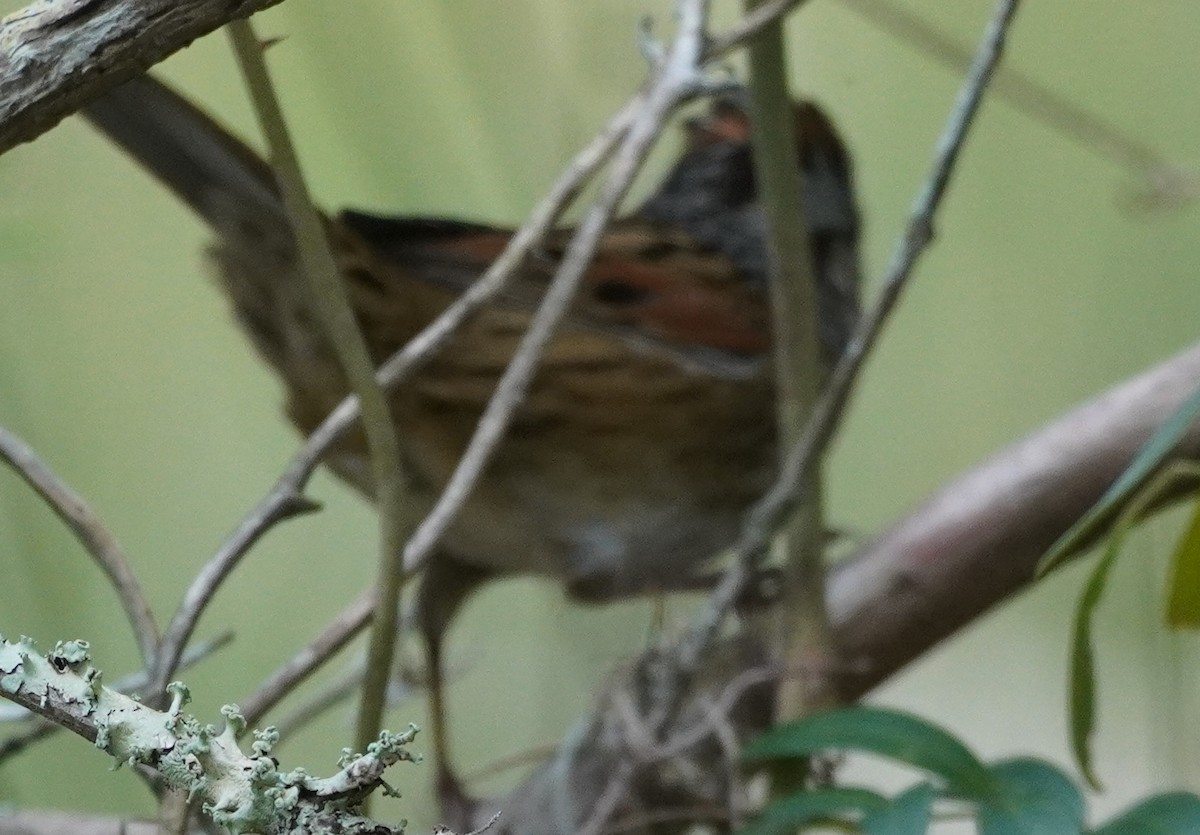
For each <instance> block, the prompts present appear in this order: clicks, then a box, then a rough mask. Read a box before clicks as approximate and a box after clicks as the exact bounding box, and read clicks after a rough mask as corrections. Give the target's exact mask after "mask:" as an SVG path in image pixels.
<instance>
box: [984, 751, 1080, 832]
mask: <svg viewBox="0 0 1200 835" xmlns="http://www.w3.org/2000/svg"><path fill="white" fill-rule="evenodd" d="M991 772H992V777H993V779H994V780H995V782H996V785H997V786H998V789H999V790H998V791H997V792H996V794H995V795H994V796H993V797H990V798H988V799H987V800H984V801H980V802H979V811H978V815H979V833H980V835H1079V833H1081V832H1082V831H1083V818H1084V811H1085V808H1084V803H1083V797H1082V796H1081V795H1080V793H1079V789H1078V788H1077V787H1076V786H1075V784H1074V783H1072V782H1071V780H1070V779H1069V778H1068V777H1067V776H1066V775H1065V774H1063V773H1062V772H1061V771H1059V770H1058V769H1057V768H1055V767H1054V766H1052V765H1050V764H1049V763H1047V762H1043V761H1041V760H1035V759H1030V758H1026V757H1021V758H1017V759H1012V760H1005V761H1003V762H999V763H996V764H994V765H992V766H991Z"/></svg>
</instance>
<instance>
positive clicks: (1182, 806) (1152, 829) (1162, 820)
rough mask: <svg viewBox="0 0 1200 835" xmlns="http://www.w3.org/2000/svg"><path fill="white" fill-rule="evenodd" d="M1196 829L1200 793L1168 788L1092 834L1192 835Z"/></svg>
mask: <svg viewBox="0 0 1200 835" xmlns="http://www.w3.org/2000/svg"><path fill="white" fill-rule="evenodd" d="M1197 832H1200V797H1196V795H1194V794H1192V793H1190V792H1169V793H1167V794H1160V795H1155V796H1154V797H1152V798H1150V799H1149V800H1144V801H1142V802H1141V803H1139V804H1138V805H1137V806H1134V807H1133V808H1132V809H1130V810H1129V811H1128V812H1125V813H1124V814H1122V815H1121V816H1120V817H1118V818H1114V819H1113V820H1111V821H1109V822H1108V823H1106V824H1104V826H1102V827H1100V828H1099V829H1097V830H1095V832H1094V833H1093V835H1195V833H1197Z"/></svg>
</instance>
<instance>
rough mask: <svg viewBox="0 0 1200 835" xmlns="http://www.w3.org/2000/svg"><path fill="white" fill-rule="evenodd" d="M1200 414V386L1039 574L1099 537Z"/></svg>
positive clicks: (1066, 537) (1062, 538)
mask: <svg viewBox="0 0 1200 835" xmlns="http://www.w3.org/2000/svg"><path fill="white" fill-rule="evenodd" d="M1197 416H1200V388H1198V389H1196V390H1195V391H1194V392H1192V395H1191V396H1190V397H1189V398H1188V399H1187V400H1185V401H1184V402H1183V404H1182V405H1180V407H1179V408H1178V409H1176V410H1175V413H1174V414H1172V415H1171V417H1169V418H1167V420H1166V421H1165V422H1164V423H1163V425H1162V426H1160V427H1159V428H1158V431H1157V432H1155V433H1154V434H1153V435H1152V436H1151V437H1150V440H1148V441H1147V442H1146V443H1145V445H1143V446H1142V448H1141V449H1140V450H1139V451H1138V454H1137V455H1135V456H1134V458H1133V461H1132V462H1130V464H1129V466H1128V467H1126V468H1125V471H1124V472H1123V473H1121V475H1120V476H1119V477H1118V478H1117V480H1116V481H1114V482H1113V484H1112V486H1111V487H1109V488H1108V489H1107V490H1106V491H1104V495H1102V496H1101V497H1100V499H1099V501H1097V502H1096V504H1094V505H1093V506H1092V508H1091V510H1089V511H1088V512H1087V513H1085V514H1084V515H1083V518H1081V519H1080V520H1079V521H1078V522H1076V523H1075V524H1074V525H1072V526H1071V528H1070V530H1068V531H1067V532H1066V533H1064V534H1063V535H1062V536H1060V537H1059V538H1058V540H1057V541H1056V542H1055V543H1054V544H1053V545H1051V546H1050V550H1049V551H1047V552H1046V556H1044V557H1042V560H1041V562H1040V563H1038V567H1037V574H1038V576H1039V577H1040V576H1042V575H1043V574H1046V573H1047V572H1048V571H1050V570H1051V569H1053V568H1056V567H1058V565H1059V564H1060V563H1062V562H1063V560H1065V559H1066V558H1067V557H1069V556H1070V555H1071V554H1072V553H1074V552H1075V551H1077V550H1079V548H1080V547H1082V546H1083V545H1084V544H1085V543H1086V542H1088V541H1089V540H1091V539H1092V538H1093V537H1094V536H1096V534H1097V533H1098V532H1099V531H1100V529H1101V528H1102V527H1103V525H1104V524H1105V523H1106V522H1107V521H1108V520H1109V519H1110V518H1112V516H1113V514H1115V513H1116V512H1117V510H1118V508H1120V507H1122V506H1123V505H1125V504H1126V502H1128V501H1129V500H1130V498H1131V497H1132V496H1133V495H1134V494H1136V493H1137V491H1138V490H1139V489H1140V488H1141V487H1142V485H1143V484H1145V483H1146V481H1147V480H1148V479H1149V478H1150V476H1152V475H1153V474H1154V471H1155V470H1157V469H1158V467H1159V465H1160V464H1162V462H1163V461H1164V460H1165V459H1166V457H1167V456H1168V455H1170V454H1171V450H1173V449H1174V448H1175V445H1176V444H1178V443H1179V439H1180V438H1182V437H1183V435H1184V433H1185V432H1187V430H1188V427H1190V426H1191V425H1192V423H1193V422H1195V420H1196V418H1197Z"/></svg>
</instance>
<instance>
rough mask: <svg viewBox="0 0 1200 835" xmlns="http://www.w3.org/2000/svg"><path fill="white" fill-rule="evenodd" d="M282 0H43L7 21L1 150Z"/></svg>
mask: <svg viewBox="0 0 1200 835" xmlns="http://www.w3.org/2000/svg"><path fill="white" fill-rule="evenodd" d="M278 2H279V0H238V1H237V2H232V3H231V2H228V0H51V1H50V2H47V1H46V0H40V2H33V3H31V4H30V5H29V6H26V7H25V8H24V9H21V10H20V11H18V12H14V13H13V14H11V15H9V16H8V17H6V18H4V19H3V20H0V153H3V152H4V151H7V150H8V149H10V148H12V147H13V146H14V145H17V144H20V143H21V142H28V141H29V140H31V139H34V138H36V137H37V136H39V135H41V134H42V133H44V132H46V131H48V130H49V129H50V128H52V127H54V126H55V125H56V124H58V123H59V122H60V121H61V120H62V119H64V118H65V117H67V116H69V115H71V114H72V113H74V112H75V111H76V110H78V109H79V108H80V107H81V106H82V105H83V104H84V103H85V102H87V101H89V100H90V99H93V98H95V97H96V96H98V95H100V94H101V93H103V92H105V91H106V90H111V89H112V88H113V87H116V86H117V85H118V84H120V83H121V82H123V81H128V80H129V79H131V78H133V77H134V76H137V75H140V74H141V73H143V72H145V71H146V70H147V69H149V68H150V67H151V66H153V65H154V64H157V63H158V62H159V61H161V60H163V59H164V58H166V57H167V56H168V55H170V54H171V53H173V52H176V51H177V50H180V49H182V48H183V47H185V46H187V45H188V44H190V43H191V42H192V41H194V40H196V38H199V37H201V36H202V35H206V34H208V33H209V32H212V31H213V30H215V29H218V28H220V27H221V26H223V25H225V24H226V23H228V22H229V21H230V20H233V19H235V18H241V17H248V16H250V15H252V14H254V13H255V12H257V11H260V10H262V9H265V8H267V7H269V6H274V5H275V4H276V3H278Z"/></svg>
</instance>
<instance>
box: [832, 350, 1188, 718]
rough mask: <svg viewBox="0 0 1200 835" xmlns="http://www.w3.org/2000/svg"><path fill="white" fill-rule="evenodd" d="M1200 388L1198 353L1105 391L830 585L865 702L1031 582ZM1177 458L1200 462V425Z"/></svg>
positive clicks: (900, 528) (969, 480) (854, 685)
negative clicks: (1045, 558) (1058, 543)
mask: <svg viewBox="0 0 1200 835" xmlns="http://www.w3.org/2000/svg"><path fill="white" fill-rule="evenodd" d="M1197 385H1200V345H1197V346H1194V347H1192V348H1189V349H1188V350H1186V351H1184V352H1183V353H1181V354H1179V355H1177V356H1175V357H1173V358H1172V359H1169V360H1167V361H1166V362H1164V363H1163V364H1161V365H1159V366H1158V367H1156V368H1153V369H1151V370H1149V371H1147V372H1146V373H1144V374H1142V375H1141V376H1139V377H1136V378H1134V379H1132V380H1130V381H1128V382H1126V383H1123V384H1121V385H1119V386H1117V387H1116V388H1113V389H1111V390H1110V391H1108V392H1106V393H1105V394H1102V395H1101V396H1100V397H1098V398H1096V399H1095V400H1093V401H1091V402H1090V403H1087V404H1085V405H1083V406H1080V407H1079V408H1077V409H1076V410H1074V411H1072V412H1070V413H1068V414H1067V415H1065V416H1063V417H1062V418H1060V419H1058V420H1057V421H1055V422H1053V423H1051V424H1049V425H1048V426H1046V427H1044V428H1042V429H1040V430H1038V431H1036V432H1034V433H1033V434H1031V435H1029V436H1028V437H1026V438H1025V439H1023V440H1021V441H1018V442H1017V443H1015V444H1013V445H1012V446H1010V447H1008V448H1007V449H1005V450H1003V451H1002V452H1000V453H999V454H997V455H996V456H995V457H993V458H992V459H990V460H989V461H986V462H984V463H983V464H980V465H979V466H978V467H976V468H974V469H972V470H971V471H970V472H968V473H966V474H965V475H963V476H961V477H960V478H958V479H956V480H955V481H953V482H951V483H950V484H948V485H947V486H946V487H944V488H943V489H942V490H941V491H939V492H938V493H937V494H936V495H934V496H933V497H932V498H931V499H929V500H928V501H927V502H925V504H923V505H922V506H921V507H919V508H918V509H917V510H916V511H914V512H913V513H912V514H910V515H908V516H907V517H905V518H904V519H902V520H901V521H900V522H898V523H897V524H896V525H895V526H894V527H893V528H892V529H891V530H889V531H887V532H886V533H884V534H883V535H882V536H881V537H879V539H877V540H876V541H875V542H874V543H872V544H871V545H869V546H867V547H866V548H864V549H863V551H862V552H861V553H860V554H859V555H858V556H857V557H856V558H854V559H852V560H851V561H849V562H847V563H844V564H842V565H840V566H838V567H837V568H836V569H835V570H834V571H833V573H832V575H831V577H830V578H829V589H828V590H829V604H830V612H831V617H832V619H833V621H834V625H835V632H836V634H837V638H838V644H839V647H840V648H841V650H842V654H843V658H844V659H845V660H847V661H849V662H850V667H851V672H849V673H848V674H847V675H845V676H843V677H842V678H841V679H840V689H841V691H842V693H843V695H844V696H845V697H847V698H854V697H857V696H860V695H862V694H863V693H864V692H866V691H867V690H869V689H871V688H872V687H874V686H876V685H877V684H879V683H880V682H882V681H884V680H885V679H887V678H888V677H889V676H891V675H892V674H893V673H895V672H896V671H897V670H899V669H900V668H901V667H903V666H904V665H905V664H907V663H908V662H910V661H912V660H914V659H915V658H917V657H918V656H920V655H921V654H922V653H924V652H926V651H927V650H929V649H930V648H931V647H932V646H934V645H935V644H937V643H938V642H939V641H941V640H943V639H945V638H947V637H949V636H950V635H952V634H953V633H955V632H956V631H958V630H959V629H961V628H962V627H963V626H964V625H965V624H966V623H968V622H970V621H972V620H974V619H975V618H977V617H979V616H980V615H982V614H983V613H984V612H986V611H987V610H988V609H990V608H991V607H992V606H994V605H995V604H997V603H999V602H1000V601H1002V600H1004V599H1006V598H1008V597H1010V596H1012V595H1013V594H1015V593H1017V592H1018V591H1020V590H1022V589H1023V588H1025V587H1026V586H1028V585H1029V584H1030V583H1031V582H1032V581H1033V574H1034V568H1035V566H1036V565H1037V562H1038V560H1039V559H1040V558H1041V557H1042V555H1043V554H1044V553H1045V552H1046V549H1047V548H1049V547H1050V544H1051V543H1053V542H1054V541H1055V540H1056V539H1057V538H1058V537H1059V536H1061V535H1062V534H1063V532H1065V531H1066V530H1067V528H1069V527H1070V526H1071V525H1072V524H1073V523H1074V522H1075V521H1076V520H1077V519H1078V518H1079V517H1080V516H1082V515H1083V513H1084V511H1086V510H1087V509H1088V508H1089V507H1091V506H1092V505H1093V504H1094V503H1095V502H1096V500H1097V499H1099V498H1100V495H1101V493H1103V492H1104V490H1105V489H1107V487H1108V486H1109V485H1110V484H1111V483H1112V482H1113V480H1115V479H1116V477H1117V476H1118V475H1119V474H1120V473H1121V471H1122V470H1123V469H1124V468H1125V467H1126V466H1127V465H1128V464H1129V462H1130V460H1131V459H1132V458H1133V455H1134V453H1136V452H1137V450H1138V448H1139V447H1140V446H1141V445H1142V444H1144V443H1145V442H1146V441H1147V439H1149V437H1150V436H1151V435H1152V434H1153V433H1154V431H1155V430H1156V429H1157V428H1158V427H1159V426H1160V425H1161V424H1162V422H1163V421H1164V420H1166V419H1167V418H1168V417H1169V416H1170V415H1171V413H1172V412H1173V411H1174V410H1175V409H1176V408H1177V407H1178V406H1179V404H1180V403H1182V402H1183V400H1184V399H1185V398H1186V397H1188V395H1190V394H1191V393H1192V391H1193V390H1194V389H1195V388H1196V386H1197ZM1177 455H1178V456H1179V457H1184V458H1189V457H1190V458H1194V457H1196V456H1197V455H1200V426H1195V427H1192V429H1191V431H1190V432H1189V433H1188V434H1187V435H1186V436H1185V438H1184V440H1183V441H1182V443H1181V444H1180V446H1179V449H1178V450H1177Z"/></svg>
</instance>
